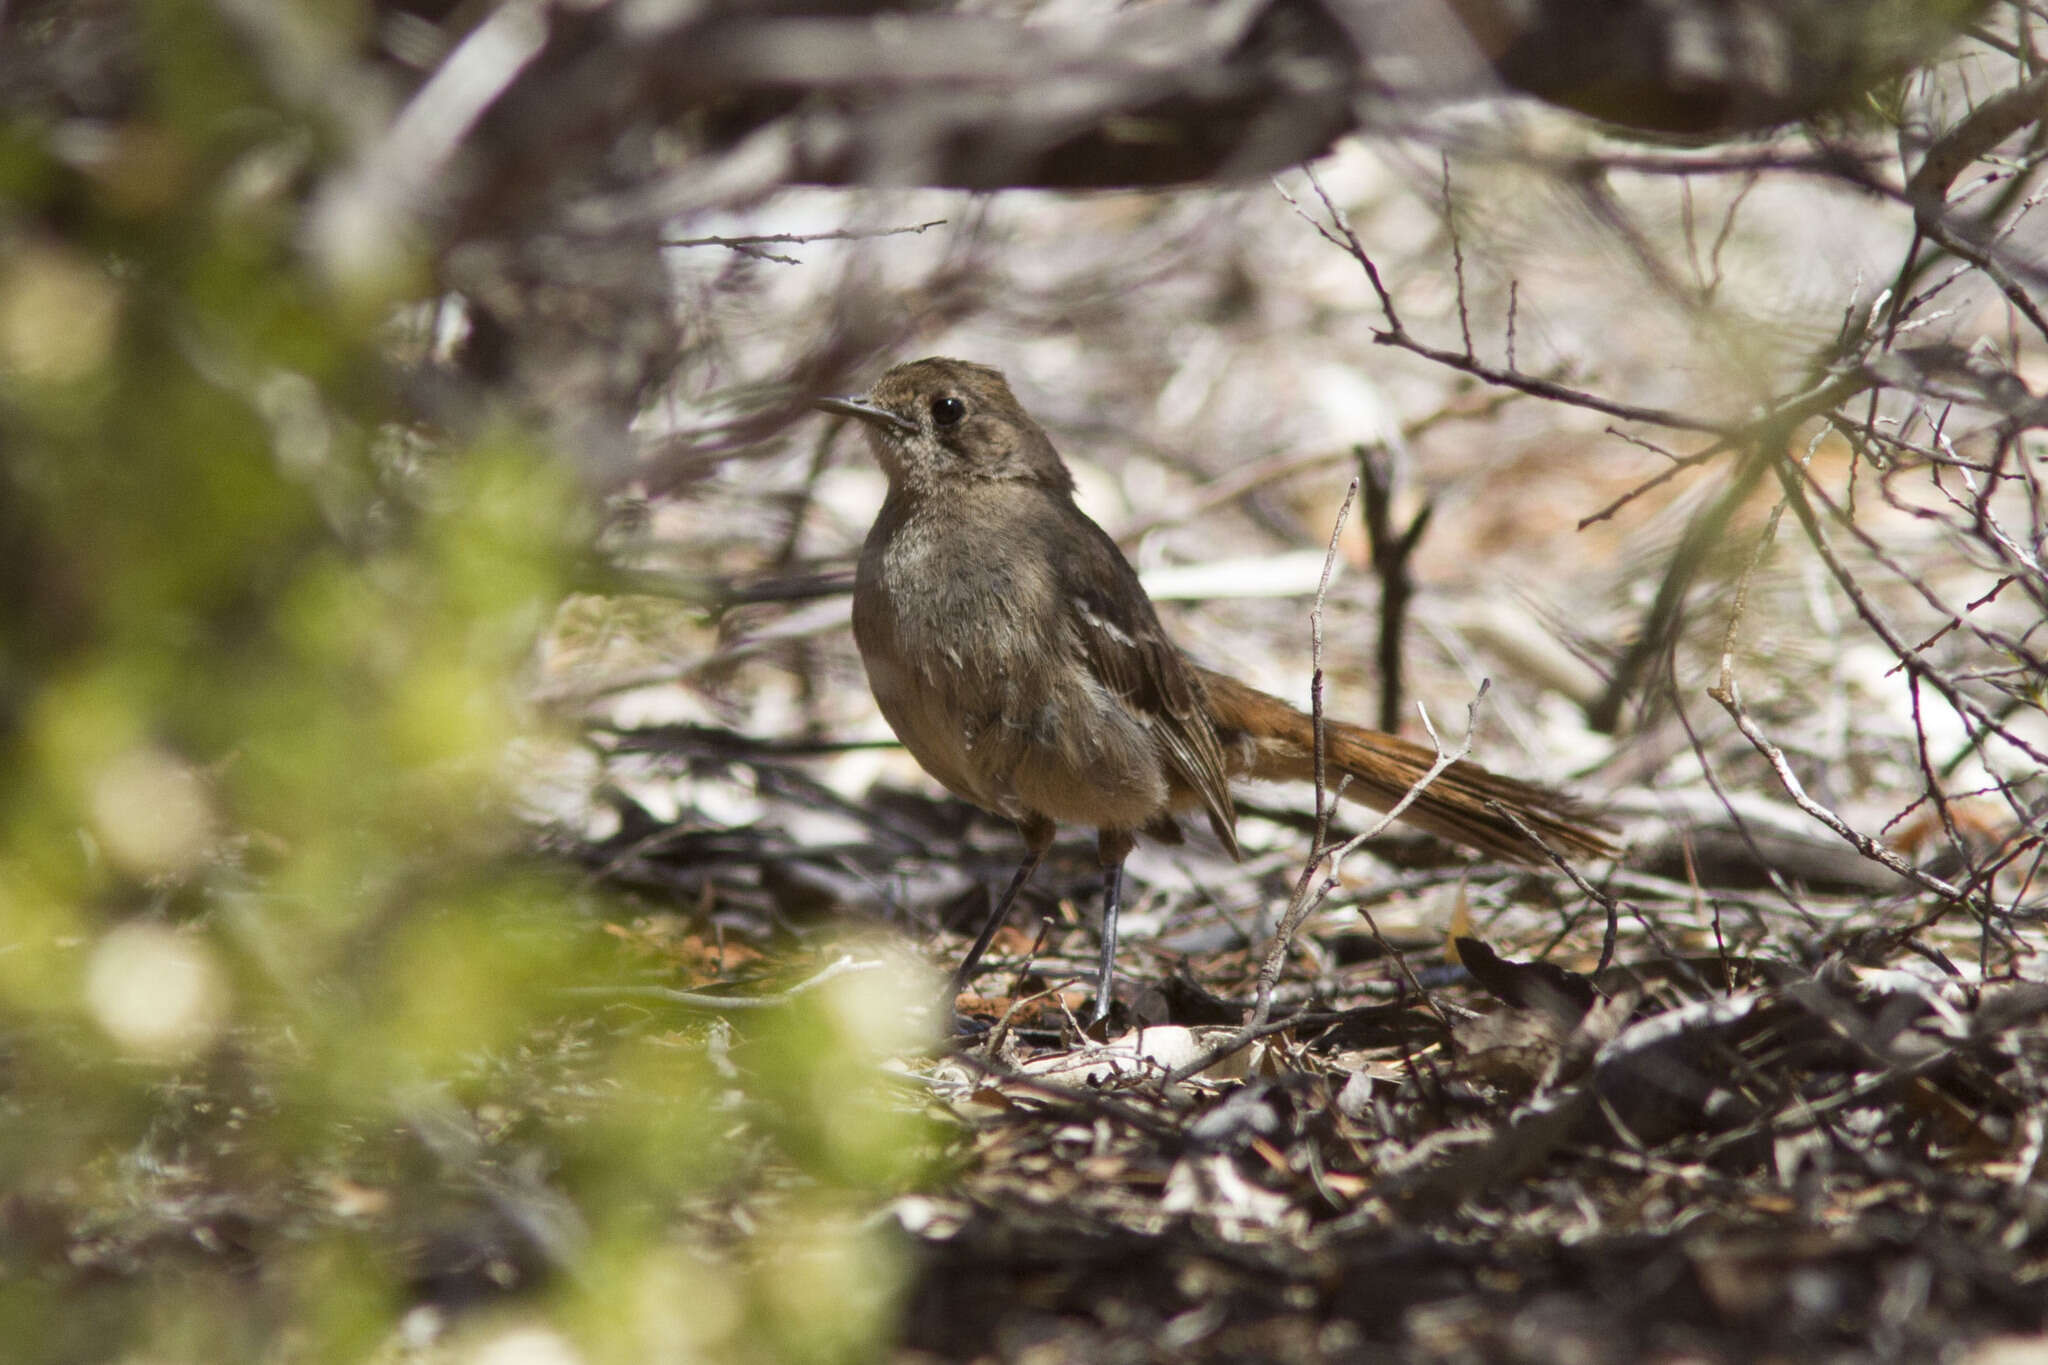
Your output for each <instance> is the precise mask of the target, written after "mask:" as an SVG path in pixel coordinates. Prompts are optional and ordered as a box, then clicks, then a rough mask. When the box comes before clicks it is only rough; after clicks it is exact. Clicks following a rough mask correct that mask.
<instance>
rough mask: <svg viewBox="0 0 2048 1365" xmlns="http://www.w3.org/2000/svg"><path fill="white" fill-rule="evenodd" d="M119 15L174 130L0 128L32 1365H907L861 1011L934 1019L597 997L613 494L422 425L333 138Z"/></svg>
mask: <svg viewBox="0 0 2048 1365" xmlns="http://www.w3.org/2000/svg"><path fill="white" fill-rule="evenodd" d="M105 8H107V13H108V16H109V23H110V25H111V30H112V33H113V36H112V37H110V38H109V39H108V42H109V44H110V45H111V47H112V48H113V49H114V50H117V51H118V52H120V53H121V54H122V55H123V56H125V57H126V58H128V59H131V60H133V61H135V62H137V63H139V65H140V67H141V69H142V71H143V72H144V73H145V74H144V75H143V76H142V77H141V78H140V80H139V82H138V88H137V99H136V100H135V102H134V103H133V105H132V106H130V107H125V108H122V109H120V110H118V111H116V112H115V113H113V114H112V115H110V116H105V117H97V118H87V117H84V116H82V115H80V114H79V113H78V111H77V110H75V109H69V108H66V107H65V106H64V104H63V102H62V101H61V100H56V99H52V100H49V101H47V102H44V103H40V104H38V103H35V102H33V101H31V102H29V103H28V104H27V105H26V106H25V107H21V108H13V109H6V110H0V117H4V118H5V122H4V123H0V926H4V927H0V1112H4V1116H5V1117H4V1122H0V1340H5V1341H6V1342H8V1343H10V1344H9V1347H8V1348H7V1354H8V1356H9V1358H10V1359H14V1360H21V1361H34V1360H51V1361H55V1360H73V1359H84V1358H102V1359H104V1358H114V1357H119V1356H127V1355H134V1354H137V1353H143V1352H146V1353H147V1354H148V1355H149V1356H150V1357H151V1358H153V1359H190V1360H206V1361H232V1360H243V1359H250V1360H254V1359H265V1360H275V1359H284V1358H318V1359H347V1358H351V1357H357V1356H363V1355H370V1354H374V1353H376V1352H378V1351H381V1350H388V1349H390V1348H391V1347H392V1345H393V1344H394V1343H396V1342H398V1341H400V1340H401V1339H403V1340H418V1339H420V1338H421V1336H422V1334H423V1333H424V1334H426V1335H427V1336H431V1335H433V1334H434V1333H435V1332H438V1331H439V1330H441V1329H442V1328H443V1327H447V1326H448V1324H450V1323H451V1322H452V1323H454V1324H455V1326H454V1328H453V1329H452V1330H453V1331H454V1332H455V1333H456V1336H455V1338H453V1339H463V1338H464V1337H465V1336H466V1335H467V1334H473V1333H476V1332H482V1333H483V1335H484V1336H485V1337H488V1336H490V1334H491V1333H502V1332H504V1331H506V1330H507V1329H506V1327H505V1321H506V1320H505V1319H498V1318H494V1319H491V1323H492V1324H493V1325H491V1326H490V1327H489V1328H488V1329H485V1328H483V1327H481V1326H472V1325H470V1324H468V1323H467V1321H466V1320H464V1319H462V1318H460V1317H459V1316H458V1315H456V1313H455V1310H457V1309H459V1308H461V1307H463V1306H464V1305H466V1304H470V1303H473V1302H476V1301H478V1300H479V1299H484V1298H496V1297H499V1296H502V1295H505V1294H507V1293H516V1294H517V1295H518V1296H519V1297H518V1298H517V1300H516V1301H517V1302H518V1303H519V1304H520V1305H521V1307H520V1308H519V1309H517V1310H514V1311H515V1312H522V1313H525V1314H529V1315H530V1316H529V1317H524V1318H515V1319H513V1321H515V1322H516V1323H519V1324H523V1325H520V1326H517V1327H515V1328H514V1329H511V1330H516V1331H523V1332H527V1333H529V1334H530V1335H531V1336H532V1337H533V1339H534V1340H538V1341H543V1342H553V1343H555V1344H556V1346H558V1347H559V1349H560V1351H562V1352H564V1353H566V1355H565V1358H588V1359H618V1360H644V1359H649V1358H655V1357H658V1356H674V1355H677V1354H688V1355H689V1356H690V1357H691V1358H703V1359H747V1358H770V1357H772V1358H777V1359H819V1360H825V1359H844V1358H848V1357H851V1356H858V1355H861V1354H864V1353H866V1352H868V1351H870V1350H872V1349H873V1347H874V1344H875V1342H876V1341H877V1340H878V1339H879V1333H880V1332H881V1331H882V1330H883V1329H884V1323H885V1320H886V1314H887V1310H888V1306H889V1304H890V1303H891V1302H892V1296H893V1294H894V1293H895V1289H896V1285H897V1276H896V1273H895V1268H894V1261H893V1259H892V1258H891V1256H890V1254H889V1252H888V1250H887V1248H886V1247H884V1246H881V1245H880V1244H879V1243H878V1234H877V1233H876V1232H875V1231H874V1230H873V1228H872V1225H871V1222H870V1220H869V1219H868V1218H867V1217H866V1214H867V1212H868V1210H869V1207H870V1201H871V1199H872V1197H873V1195H874V1193H875V1192H876V1191H878V1190H886V1189H889V1188H893V1187H895V1186H897V1185H899V1184H900V1183H901V1182H903V1181H904V1180H906V1179H908V1178H910V1177H911V1176H912V1175H914V1173H915V1171H916V1170H917V1167H918V1160H919V1158H918V1155H917V1154H918V1152H919V1150H920V1149H921V1146H922V1144H921V1142H920V1141H919V1138H918V1132H917V1127H916V1124H915V1122H913V1121H910V1120H907V1119H906V1118H905V1114H904V1106H902V1105H900V1104H894V1103H891V1102H890V1101H889V1100H888V1099H887V1098H886V1096H885V1093H884V1092H883V1091H881V1090H879V1089H878V1088H877V1083H876V1080H875V1070H874V1063H875V1062H876V1061H877V1060H878V1059H879V1056H880V1055H881V1053H882V1052H884V1051H886V1050H887V1049H888V1048H894V1047H901V1046H904V1045H907V1044H910V1043H913V1042H914V1039H912V1038H910V1037H909V1036H907V1035H903V1034H901V1033H900V1031H899V1032H897V1033H894V1034H891V1033H890V1032H889V1031H888V1028H887V1026H886V1025H884V1026H882V1030H883V1031H882V1033H881V1034H879V1035H875V1034H872V1033H871V1032H870V1030H871V1029H872V1028H874V1027H876V1025H873V1024H872V1023H871V1022H870V1021H871V1020H873V1019H876V1018H880V1019H884V1020H886V1019H887V1018H889V1017H890V1016H891V1015H892V1014H897V1013H900V1012H901V1004H900V1002H901V1001H903V1000H904V999H906V998H911V997H914V996H915V995H916V994H917V991H916V990H915V989H908V990H907V989H906V987H905V985H904V983H903V981H902V980H901V979H900V978H899V977H896V976H893V975H892V976H891V980H890V983H889V984H888V985H886V986H884V987H882V988H880V990H879V991H878V990H876V989H874V988H871V987H869V986H867V985H864V984H862V983H861V982H859V981H858V980H852V981H849V982H847V983H834V984H835V985H840V984H844V985H845V986H846V988H847V989H846V990H845V991H820V992H818V993H816V995H815V996H814V997H810V998H807V999H805V1000H804V1002H803V1004H802V1006H801V1007H800V1008H793V1009H791V1010H788V1011H783V1012H777V1013H775V1014H773V1015H772V1017H770V1018H768V1019H766V1020H763V1021H760V1022H758V1023H755V1022H752V1021H748V1022H747V1024H746V1026H745V1027H743V1028H742V1029H741V1030H740V1031H739V1034H740V1042H741V1043H742V1044H745V1046H742V1047H739V1048H736V1049H734V1055H735V1056H736V1057H738V1059H739V1060H738V1062H737V1064H736V1065H735V1064H732V1063H728V1064H726V1066H724V1067H723V1068H722V1069H721V1068H716V1067H713V1066H711V1065H709V1064H708V1063H707V1062H706V1060H705V1056H706V1053H705V1048H706V1044H707V1042H708V1041H709V1040H710V1039H712V1037H713V1036H714V1030H713V1029H712V1027H711V1025H709V1024H708V1023H707V1022H706V1021H705V1020H704V1019H703V1018H702V1017H701V1016H694V1015H682V1016H676V1015H667V1016H664V1015H663V1014H662V1013H661V1012H660V1011H658V1010H657V1011H649V1010H647V1009H645V1008H643V1007H640V1006H638V1005H635V1006H634V1007H632V1008H631V1009H626V1008H612V1007H611V1006H609V1005H608V1004H606V1003H605V1002H604V999H603V997H602V995H601V994H600V995H598V996H596V997H593V996H591V995H589V994H587V993H584V994H577V993H571V992H568V991H566V990H565V989H564V988H565V987H568V986H572V985H578V986H589V985H592V984H598V985H602V984H603V983H605V982H609V981H615V980H618V979H620V978H621V977H622V976H623V975H624V974H625V973H626V972H627V971H629V970H631V969H632V968H633V965H634V964H632V963H631V962H629V961H627V960H626V959H625V958H624V956H623V954H622V952H621V950H620V949H619V948H618V946H617V943H616V940H614V939H613V938H611V937H610V936H608V935H606V934H604V933H603V932H601V924H602V916H603V914H604V913H605V911H606V908H607V907H606V906H604V905H603V904H600V903H596V902H595V901H594V900H593V898H592V897H590V896H589V895H587V894H586V893H584V892H583V891H581V890H580V889H579V888H578V886H577V885H576V883H574V882H573V881H572V880H571V879H570V875H569V873H568V870H567V869H560V868H555V867H551V866H548V865H545V864H543V863H539V862H537V861H535V860H534V859H533V858H531V857H530V856H529V855H528V854H527V853H526V852H525V850H524V847H523V845H524V837H523V833H522V831H521V829H520V828H519V827H518V826H517V824H516V823H515V822H514V821H513V819H512V817H511V815H510V807H511V803H512V798H513V797H514V796H515V795H516V793H517V784H518V782H519V780H520V774H519V772H518V770H517V769H516V767H515V765H514V763H513V760H512V755H513V754H514V753H515V752H517V751H518V746H517V745H516V743H515V741H517V740H519V739H521V738H522V737H525V736H529V735H531V734H532V733H533V732H534V731H535V729H536V728H537V725H538V722H537V720H536V717H535V716H534V715H532V714H530V713H529V711H528V710H527V708H526V707H525V706H524V705H523V703H522V700H521V674H522V670H523V669H524V668H525V667H526V666H527V661H528V659H529V657H530V654H531V649H532V642H533V640H534V637H535V634H536V632H537V630H538V629H539V627H540V626H541V625H542V624H543V623H544V621H545V620H546V619H547V616H548V614H549V613H550V612H551V611H552V609H553V607H554V604H555V603H556V602H558V601H559V600H560V599H561V597H562V596H563V594H564V592H565V590H566V587H565V585H566V584H567V582H568V581H569V576H570V572H571V570H572V568H573V566H574V565H575V563H576V562H577V557H578V556H579V554H581V553H582V550H583V543H584V541H585V539H586V538H587V536H588V534H589V528H588V527H587V526H586V525H585V524H584V520H583V519H582V518H581V517H580V516H579V515H578V512H577V508H578V506H579V490H578V489H577V488H576V487H575V486H574V484H573V482H572V481H571V480H570V478H569V477H568V476H567V475H566V474H565V473H564V472H563V467H562V465H561V463H559V462H557V461H556V460H554V459H553V458H552V456H551V452H550V451H548V450H547V449H545V448H544V447H543V446H542V445H540V444H539V443H537V442H535V441H534V440H532V439H530V438H529V437H528V436H527V435H526V434H524V433H523V432H522V431H521V430H520V428H519V426H518V425H517V424H516V423H515V422H513V421H511V420H510V419H508V418H503V417H494V416H491V415H489V414H483V415H479V417H478V418H477V420H476V422H475V424H474V425H473V427H471V428H470V429H466V430H461V431H449V430H446V429H441V428H436V429H433V430H428V429H426V428H424V427H422V426H420V425H419V424H418V423H417V422H416V420H415V419H414V417H413V416H412V415H411V414H410V413H409V412H408V411H407V410H406V409H405V407H404V406H403V404H402V403H401V401H400V399H399V398H398V396H397V395H398V394H399V393H400V391H401V387H402V386H401V385H400V384H399V383H398V382H397V379H396V376H395V375H394V373H393V372H392V368H391V367H392V366H393V364H394V362H392V360H391V359H390V357H389V355H388V353H387V351H386V350H385V349H384V348H383V346H382V339H381V338H380V335H379V333H378V331H377V329H378V328H379V327H381V326H383V325H384V324H385V322H386V320H387V318H388V316H389V315H390V314H391V313H392V312H393V311H394V310H395V309H396V308H397V307H398V305H399V303H400V300H397V299H390V298H366V297H365V296H363V295H361V294H360V293H358V294H356V295H353V296H351V297H349V298H346V299H338V298H336V297H335V296H333V295H331V294H329V293H327V292H324V290H323V288H322V286H321V285H320V284H319V283H318V282H317V281H316V280H315V279H314V278H313V275H312V272H310V271H309V270H308V269H306V268H305V267H304V266H303V265H302V263H301V258H300V255H299V250H298V247H299V243H298V241H297V239H296V234H297V233H298V231H299V227H298V225H299V222H300V219H301V210H302V206H303V205H304V203H305V202H307V200H308V197H309V194H310V187H311V186H312V185H313V184H314V183H315V181H316V180H317V177H318V175H319V174H320V172H321V170H322V169H323V167H322V164H321V162H320V157H321V155H322V153H321V152H319V151H318V150H316V149H319V148H322V147H324V146H326V145H328V143H329V139H330V136H331V134H332V133H333V132H334V131H335V130H334V129H332V128H331V127H328V126H326V125H324V124H323V123H322V122H320V118H321V115H320V114H318V113H317V112H312V111H308V110H306V109H301V108H298V107H295V106H294V105H293V104H292V103H291V102H290V101H289V100H288V99H285V98H282V97H280V96H279V95H278V93H277V92H276V91H275V90H273V89H271V88H269V87H268V86H267V85H266V84H265V82H266V79H267V78H270V77H274V76H276V75H277V73H278V72H279V71H281V70H287V68H288V65H289V64H288V63H283V61H282V58H281V57H280V54H278V53H276V52H271V53H268V54H264V56H263V59H262V60H252V59H251V55H250V54H249V53H248V52H247V51H245V50H243V49H242V48H240V47H239V46H238V45H237V44H236V42H234V41H233V39H232V36H231V35H230V34H229V33H227V32H226V31H224V30H223V29H222V28H221V27H220V23H219V20H218V17H217V14H216V12H215V11H213V10H211V9H208V8H205V7H201V6H195V5H185V4H166V5H160V6H147V7H142V8H141V10H140V11H139V12H137V13H129V12H127V11H126V10H125V9H123V8H122V7H105ZM300 8H301V9H302V10H303V13H302V14H299V15H298V16H297V17H298V18H300V19H304V20H305V21H306V22H307V23H308V24H314V22H315V20H316V19H317V21H318V26H317V27H316V28H312V29H309V30H308V32H311V33H314V35H315V36H316V37H317V36H318V34H320V33H327V34H329V36H330V38H332V35H334V34H346V33H347V32H349V31H351V27H352V25H353V24H354V23H355V21H356V20H360V19H363V18H365V17H366V16H362V15H355V16H352V17H351V16H348V15H345V14H343V13H340V12H338V11H337V9H336V7H335V6H331V5H328V6H304V7H300ZM345 8H346V7H344V9H345ZM49 18H50V14H49V12H47V11H46V12H45V13H43V14H41V15H39V16H30V17H29V18H28V19H23V20H21V21H20V23H19V24H18V31H20V32H23V33H27V34H29V35H31V36H35V35H36V34H37V33H38V32H39V30H38V29H37V25H36V23H34V22H31V20H36V19H49ZM338 20H345V22H337V21H338ZM50 22H51V23H53V24H57V25H59V26H60V27H61V24H62V22H64V21H63V20H62V19H51V20H50ZM295 22H296V20H295ZM74 36H75V35H74ZM323 41H326V40H323ZM335 41H339V40H338V39H336V40H335ZM125 44H132V47H129V46H126V45H125ZM337 50H340V49H337ZM301 55H304V54H301ZM287 74H289V73H288V72H287ZM356 76H357V78H359V79H360V78H362V77H361V76H360V73H356ZM279 85H280V88H289V87H290V82H289V81H280V82H279ZM403 254H404V246H403V244H392V245H390V246H389V247H388V248H387V249H386V250H385V251H384V253H383V255H384V259H386V261H387V264H388V262H389V261H390V260H392V259H399V260H401V261H402V258H403ZM412 273H415V272H413V271H411V270H409V269H404V268H401V269H395V270H387V271H385V272H384V274H383V275H381V276H380V277H379V278H383V279H404V278H407V277H408V275H409V274H412ZM878 1037H879V1038H880V1039H881V1040H882V1041H883V1042H884V1043H885V1044H886V1046H884V1047H878V1046H877V1045H876V1041H877V1038H878ZM770 1171H776V1172H780V1173H781V1175H780V1176H779V1177H778V1180H779V1183H778V1194H777V1196H776V1198H775V1199H774V1200H773V1201H772V1205H771V1206H770V1207H768V1208H767V1209H766V1210H765V1211H763V1212H761V1213H758V1214H757V1215H756V1216H754V1217H753V1218H751V1219H750V1220H749V1222H748V1224H747V1225H748V1226H751V1227H754V1228H756V1229H757V1230H758V1232H757V1235H756V1236H754V1237H752V1238H746V1239H738V1244H735V1239H734V1237H733V1236H731V1235H730V1234H729V1233H722V1234H721V1237H720V1240H719V1242H718V1243H717V1244H714V1243H713V1241H712V1240H711V1239H710V1238H709V1237H708V1236H707V1235H706V1230H707V1229H708V1228H711V1227H713V1226H716V1225H717V1223H716V1220H715V1219H711V1220H707V1219H706V1218H705V1212H706V1210H707V1209H712V1208H716V1207H717V1206H719V1205H720V1204H721V1203H722V1202H723V1201H740V1200H745V1199H748V1198H749V1197H750V1195H749V1191H750V1190H752V1189H754V1188H755V1187H756V1186H757V1185H758V1183H759V1182H760V1180H761V1178H762V1176H763V1174H764V1173H765V1172H770ZM53 1291H61V1292H53ZM422 1312H424V1313H426V1314H428V1316H427V1317H426V1318H422V1317H420V1316H419V1314H420V1313H422Z"/></svg>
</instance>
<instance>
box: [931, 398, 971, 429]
mask: <svg viewBox="0 0 2048 1365" xmlns="http://www.w3.org/2000/svg"><path fill="white" fill-rule="evenodd" d="M966 415H967V405H966V404H965V403H963V402H961V401H960V400H959V399H957V398H934V399H933V400H932V420H933V421H934V422H936V423H938V424H939V425H940V426H942V427H950V426H952V425H953V424H954V423H955V422H958V421H959V420H960V419H961V418H962V417H965V416H966Z"/></svg>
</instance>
